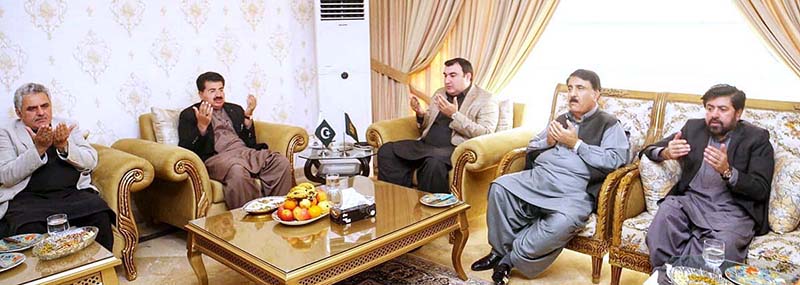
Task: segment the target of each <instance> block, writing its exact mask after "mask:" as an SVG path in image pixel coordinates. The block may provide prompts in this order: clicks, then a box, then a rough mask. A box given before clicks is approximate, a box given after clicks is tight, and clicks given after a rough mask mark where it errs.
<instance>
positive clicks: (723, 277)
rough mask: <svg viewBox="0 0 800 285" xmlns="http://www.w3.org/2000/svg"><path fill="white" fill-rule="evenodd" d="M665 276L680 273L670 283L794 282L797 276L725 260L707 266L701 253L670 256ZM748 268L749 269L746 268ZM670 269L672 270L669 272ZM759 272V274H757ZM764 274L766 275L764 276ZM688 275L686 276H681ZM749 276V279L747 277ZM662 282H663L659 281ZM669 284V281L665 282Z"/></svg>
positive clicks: (671, 276) (777, 284) (673, 275)
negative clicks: (716, 267) (714, 267)
mask: <svg viewBox="0 0 800 285" xmlns="http://www.w3.org/2000/svg"><path fill="white" fill-rule="evenodd" d="M668 264H670V266H671V267H672V268H671V269H669V268H668V269H667V270H666V271H667V276H669V277H670V278H673V277H675V276H677V275H680V277H681V278H677V279H680V280H672V279H670V278H667V279H670V280H669V281H671V282H672V284H676V285H679V284H720V285H723V284H756V283H758V284H776V285H779V284H794V283H793V282H795V281H796V280H795V279H796V278H797V276H792V275H791V274H785V273H781V272H776V271H765V270H763V269H759V268H758V267H756V266H753V265H747V264H744V263H739V262H735V261H732V260H727V259H726V260H725V261H723V262H722V265H720V266H719V269H713V268H711V267H709V266H708V265H707V264H706V263H705V260H704V259H703V256H702V255H686V256H675V257H672V258H670V260H669V262H668ZM748 269H749V270H748ZM669 271H672V272H669ZM759 273H760V274H759ZM768 273H769V274H768ZM765 275H766V276H765ZM683 277H688V278H683ZM747 278H751V279H749V280H748V279H747ZM660 284H664V283H660ZM667 284H669V283H667Z"/></svg>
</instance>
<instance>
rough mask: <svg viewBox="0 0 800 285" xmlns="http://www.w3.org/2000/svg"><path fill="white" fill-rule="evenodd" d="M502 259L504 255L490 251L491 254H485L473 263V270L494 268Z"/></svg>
mask: <svg viewBox="0 0 800 285" xmlns="http://www.w3.org/2000/svg"><path fill="white" fill-rule="evenodd" d="M501 259H503V257H502V256H499V255H495V254H494V253H492V252H490V253H489V255H487V256H484V257H482V258H481V259H478V260H476V261H475V262H473V263H472V266H471V268H472V271H484V270H489V269H492V268H494V267H495V266H497V263H499V262H500V260H501Z"/></svg>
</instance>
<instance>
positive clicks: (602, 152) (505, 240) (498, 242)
mask: <svg viewBox="0 0 800 285" xmlns="http://www.w3.org/2000/svg"><path fill="white" fill-rule="evenodd" d="M597 112H598V109H597V107H595V109H593V110H592V111H590V112H589V113H587V114H586V115H585V116H584V119H583V120H582V121H576V120H575V119H574V118H572V117H571V116H569V115H568V119H569V120H571V121H573V124H574V125H575V127H576V131H578V133H580V128H581V125H582V123H583V122H585V121H586V120H587V119H588V118H591V116H593V115H595V114H596V113H597ZM548 147H549V146H548V145H547V130H546V129H545V131H543V132H541V133H539V134H538V135H537V136H536V137H534V138H533V139H532V140H531V142H530V144H529V145H528V149H529V150H542V149H547V148H548ZM627 160H628V140H627V137H626V135H625V132H624V131H623V128H622V126H621V124H619V123H615V124H613V125H612V126H610V127H608V128H607V129H605V131H604V132H603V133H602V139H601V140H600V144H599V145H590V144H588V143H585V142H583V140H582V141H581V142H580V143H579V144H578V145H576V148H575V149H570V148H569V147H567V146H565V145H563V144H556V145H555V147H553V148H550V149H548V150H546V151H544V152H542V153H541V154H540V155H539V156H538V157H537V158H536V160H535V162H534V167H533V168H532V169H530V170H525V171H521V172H517V173H513V174H509V175H504V176H501V177H500V178H498V179H496V180H495V181H494V182H492V184H491V186H490V188H489V202H488V209H487V214H486V220H487V225H488V227H489V243H490V244H491V246H492V251H493V253H494V254H496V255H499V256H503V259H502V261H501V263H505V264H509V265H511V266H512V267H513V268H517V269H518V270H519V271H520V272H522V274H523V275H525V276H526V277H528V278H533V277H535V276H536V275H538V274H539V273H541V272H542V271H544V270H545V269H546V268H547V267H548V266H550V264H552V263H553V261H554V260H555V259H556V257H557V256H558V254H559V253H560V252H561V250H562V249H563V248H564V246H566V244H567V242H569V240H570V239H572V237H574V236H575V234H577V233H578V231H579V230H580V229H582V228H583V226H584V225H585V224H586V221H587V219H588V218H589V215H590V214H591V212H592V209H593V206H594V203H595V201H594V199H593V198H592V196H591V195H590V194H589V193H588V192H587V189H586V188H587V185H588V182H589V179H590V175H591V174H590V170H589V167H590V166H591V167H594V168H597V169H604V170H613V169H616V168H618V167H620V166H622V165H623V164H624V163H626V162H627Z"/></svg>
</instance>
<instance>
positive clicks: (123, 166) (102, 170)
mask: <svg viewBox="0 0 800 285" xmlns="http://www.w3.org/2000/svg"><path fill="white" fill-rule="evenodd" d="M92 147H94V148H95V149H96V150H97V156H98V162H97V167H96V168H95V169H94V172H93V173H92V174H93V175H92V179H93V181H92V183H93V184H94V186H96V187H97V189H98V190H100V196H101V197H103V200H105V201H106V203H107V204H108V207H109V208H111V210H113V211H114V213H115V214H116V215H117V220H116V227H113V230H114V248H113V250H112V252H113V253H114V256H116V257H118V258H120V259H121V260H122V266H123V267H124V269H125V277H126V278H127V279H128V280H134V279H136V277H137V272H136V264H135V263H134V259H133V254H134V252H135V251H136V245H137V244H138V243H139V230H138V228H137V227H136V220H135V219H134V217H133V213H132V211H131V203H130V201H131V193H135V192H139V191H140V190H142V189H145V188H147V186H149V185H150V183H151V182H153V178H154V173H153V165H151V164H150V162H148V161H147V160H144V159H142V158H139V157H137V156H133V155H130V154H127V153H125V152H122V151H119V150H115V149H112V148H109V147H106V146H102V145H97V144H93V145H92Z"/></svg>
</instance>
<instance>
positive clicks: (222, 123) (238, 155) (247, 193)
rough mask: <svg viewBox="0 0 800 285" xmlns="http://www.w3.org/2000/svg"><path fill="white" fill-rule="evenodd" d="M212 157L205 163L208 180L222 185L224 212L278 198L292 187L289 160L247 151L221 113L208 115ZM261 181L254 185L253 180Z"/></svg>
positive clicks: (215, 112) (258, 151) (276, 155)
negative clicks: (260, 198)
mask: <svg viewBox="0 0 800 285" xmlns="http://www.w3.org/2000/svg"><path fill="white" fill-rule="evenodd" d="M211 125H212V126H213V131H214V138H215V141H214V150H215V151H216V152H217V154H216V155H214V156H212V157H210V158H208V159H207V160H206V161H205V164H206V168H207V169H208V175H209V177H211V179H214V180H218V181H221V182H222V184H224V185H225V190H224V191H223V193H224V195H225V204H226V205H227V206H228V209H235V208H239V207H242V206H243V205H244V204H245V203H247V202H248V201H250V200H253V199H256V198H259V197H264V196H282V195H286V193H289V189H290V188H291V187H292V174H291V171H290V170H291V167H292V165H290V164H289V160H288V159H286V157H285V156H283V155H281V154H280V153H277V152H273V151H271V150H266V149H262V150H255V149H252V148H249V147H247V146H246V145H245V143H244V142H243V141H242V140H241V139H240V138H239V137H238V136H237V135H236V131H235V130H234V129H233V127H232V124H231V120H230V118H229V117H228V114H227V113H225V111H224V110H222V109H220V110H214V114H213V116H212V123H211ZM255 178H257V179H259V180H261V181H260V182H261V183H260V184H261V186H259V183H257V181H256V179H255Z"/></svg>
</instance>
